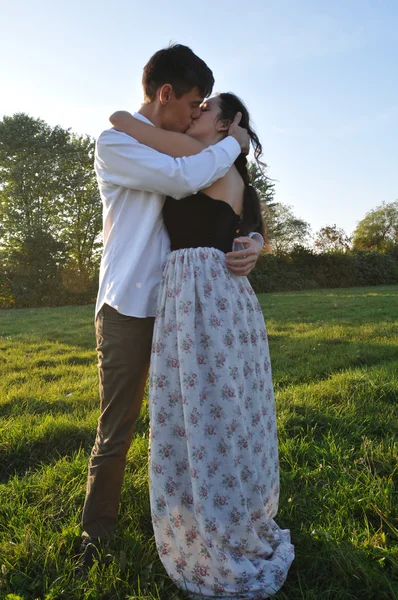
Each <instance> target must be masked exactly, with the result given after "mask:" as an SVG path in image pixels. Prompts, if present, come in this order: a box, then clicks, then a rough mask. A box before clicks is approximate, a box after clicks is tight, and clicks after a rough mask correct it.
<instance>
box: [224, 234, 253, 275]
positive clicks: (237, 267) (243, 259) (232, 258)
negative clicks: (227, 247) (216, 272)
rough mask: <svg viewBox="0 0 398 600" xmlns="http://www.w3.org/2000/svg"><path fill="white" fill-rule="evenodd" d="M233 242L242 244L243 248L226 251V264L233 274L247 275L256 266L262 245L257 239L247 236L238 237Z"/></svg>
mask: <svg viewBox="0 0 398 600" xmlns="http://www.w3.org/2000/svg"><path fill="white" fill-rule="evenodd" d="M234 242H236V243H237V244H242V246H244V248H245V249H244V250H237V251H236V252H228V254H227V255H226V265H227V267H228V269H230V271H232V272H233V273H235V275H248V274H249V273H250V271H252V270H253V269H254V267H255V266H256V262H257V259H258V257H259V256H260V254H261V249H262V245H261V244H260V242H259V241H257V240H254V239H252V238H249V237H239V238H236V239H235V240H234Z"/></svg>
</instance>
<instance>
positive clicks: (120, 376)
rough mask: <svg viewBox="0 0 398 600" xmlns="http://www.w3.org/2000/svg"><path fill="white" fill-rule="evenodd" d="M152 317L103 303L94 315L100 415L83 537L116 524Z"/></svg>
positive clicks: (109, 529)
mask: <svg viewBox="0 0 398 600" xmlns="http://www.w3.org/2000/svg"><path fill="white" fill-rule="evenodd" d="M153 324H154V318H153V317H147V318H145V319H139V318H136V317H128V316H125V315H121V314H120V313H118V312H117V311H116V310H115V309H113V308H111V307H110V306H108V305H106V304H105V305H104V306H103V307H102V309H101V310H100V312H99V314H98V316H97V319H96V335H97V350H98V369H99V383H100V400H101V415H100V417H99V419H98V426H97V435H96V438H95V444H94V447H93V450H92V453H91V458H90V462H89V469H88V480H87V491H86V500H85V503H84V508H83V518H82V525H83V531H84V533H83V537H88V538H92V539H96V538H99V537H104V536H107V535H109V534H110V533H112V532H113V531H114V529H115V527H116V522H117V515H118V511H119V502H120V493H121V488H122V483H123V478H124V470H125V465H126V455H127V452H128V449H129V447H130V444H131V440H132V437H133V431H134V424H135V422H136V420H137V418H138V416H139V413H140V409H141V405H142V399H143V395H144V389H145V383H146V378H147V375H148V369H149V362H150V353H151V343H152V333H153Z"/></svg>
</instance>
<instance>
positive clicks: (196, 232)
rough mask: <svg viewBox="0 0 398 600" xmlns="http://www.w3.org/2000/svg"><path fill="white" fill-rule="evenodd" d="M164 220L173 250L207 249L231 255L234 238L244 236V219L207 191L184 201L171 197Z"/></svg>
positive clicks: (167, 199) (188, 197)
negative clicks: (211, 196)
mask: <svg viewBox="0 0 398 600" xmlns="http://www.w3.org/2000/svg"><path fill="white" fill-rule="evenodd" d="M163 220H164V223H165V225H166V229H167V231H168V234H169V237H170V245H171V250H179V249H180V248H200V247H203V248H218V249H219V250H221V251H222V252H230V251H231V250H232V242H233V240H234V238H235V237H237V236H239V233H240V217H239V215H237V214H236V213H235V211H234V209H233V208H232V206H230V204H228V203H227V202H224V201H223V200H214V199H213V198H210V196H208V195H207V194H205V193H204V192H198V193H197V194H192V196H187V197H186V198H183V199H182V200H175V199H174V198H170V197H169V196H168V197H167V198H166V202H165V203H164V206H163Z"/></svg>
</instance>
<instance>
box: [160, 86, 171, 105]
mask: <svg viewBox="0 0 398 600" xmlns="http://www.w3.org/2000/svg"><path fill="white" fill-rule="evenodd" d="M158 94H159V101H160V104H163V105H164V104H167V103H168V102H169V101H170V99H171V98H172V96H173V95H174V91H173V86H172V85H171V84H170V83H164V84H163V85H162V87H160V88H159V91H158Z"/></svg>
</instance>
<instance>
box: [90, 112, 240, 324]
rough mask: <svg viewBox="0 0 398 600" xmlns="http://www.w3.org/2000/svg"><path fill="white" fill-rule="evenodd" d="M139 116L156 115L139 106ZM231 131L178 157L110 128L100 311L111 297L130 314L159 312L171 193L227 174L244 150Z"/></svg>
mask: <svg viewBox="0 0 398 600" xmlns="http://www.w3.org/2000/svg"><path fill="white" fill-rule="evenodd" d="M134 117H135V118H137V119H140V120H141V121H144V122H146V123H149V124H150V125H152V123H151V122H150V121H149V120H148V119H146V118H145V117H144V116H143V115H141V114H140V113H135V114H134ZM240 151H241V150H240V146H239V144H238V142H237V141H236V140H235V139H234V138H233V137H231V136H228V137H226V138H225V139H224V140H222V141H221V142H219V143H218V144H216V145H214V146H209V147H208V148H206V149H204V150H203V151H202V152H201V153H200V154H196V155H195V156H189V157H182V158H172V157H171V156H167V155H166V154H161V153H160V152H157V151H156V150H153V149H152V148H149V147H148V146H144V145H143V144H140V143H139V142H138V141H137V140H135V139H134V138H133V137H131V136H129V135H126V134H125V133H121V132H119V131H116V130H115V129H107V130H106V131H104V132H102V133H101V135H100V136H99V138H98V140H97V144H96V152H95V172H96V174H97V180H98V186H99V191H100V195H101V198H102V203H103V243H104V247H103V253H102V259H101V266H100V280H99V291H98V297H97V305H96V314H97V313H98V311H99V310H100V308H101V307H102V305H103V304H104V303H106V304H109V305H110V306H112V307H113V308H115V309H116V310H117V311H118V312H120V313H121V314H123V315H129V316H133V317H150V316H155V314H156V304H157V295H158V287H159V283H160V279H161V272H162V265H163V263H164V261H165V258H166V256H167V254H168V253H169V251H170V243H169V237H168V234H167V231H166V228H165V226H164V224H163V218H162V208H163V204H164V201H165V198H166V196H172V197H173V198H177V199H181V198H184V197H186V196H189V195H190V194H196V193H197V192H198V191H199V190H201V189H203V188H206V187H208V186H209V185H211V184H212V183H213V182H214V181H216V180H217V179H220V178H221V177H223V176H224V175H225V174H226V173H227V171H228V170H229V169H230V167H231V166H232V164H233V163H234V162H235V160H236V158H237V157H238V155H239V154H240Z"/></svg>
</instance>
